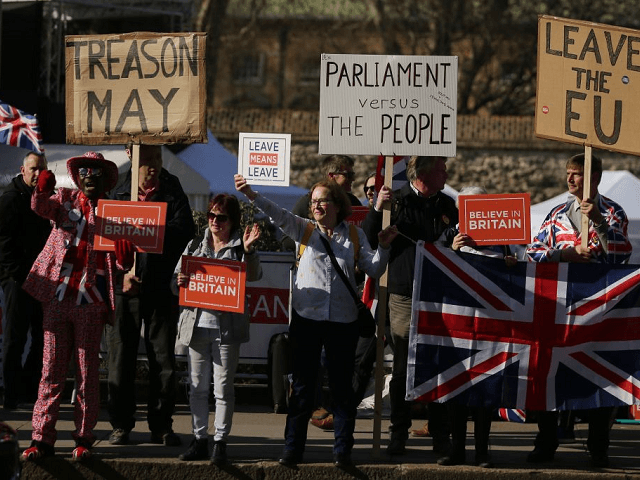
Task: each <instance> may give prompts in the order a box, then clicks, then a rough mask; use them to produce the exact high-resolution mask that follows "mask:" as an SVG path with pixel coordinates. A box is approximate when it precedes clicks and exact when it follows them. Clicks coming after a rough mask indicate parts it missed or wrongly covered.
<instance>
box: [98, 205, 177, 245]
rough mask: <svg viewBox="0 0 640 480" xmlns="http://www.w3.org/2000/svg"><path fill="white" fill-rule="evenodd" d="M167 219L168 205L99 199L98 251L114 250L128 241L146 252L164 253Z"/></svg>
mask: <svg viewBox="0 0 640 480" xmlns="http://www.w3.org/2000/svg"><path fill="white" fill-rule="evenodd" d="M166 217H167V204H166V203H165V202H127V201H122V200H98V214H97V217H96V235H95V243H94V248H95V249H96V250H107V251H113V250H114V246H113V244H114V242H115V241H116V240H118V239H119V238H125V239H127V240H131V241H132V242H133V243H134V244H135V246H136V247H138V250H140V251H142V252H146V253H162V246H163V244H164V229H165V222H166Z"/></svg>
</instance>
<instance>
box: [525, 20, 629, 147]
mask: <svg viewBox="0 0 640 480" xmlns="http://www.w3.org/2000/svg"><path fill="white" fill-rule="evenodd" d="M537 85H538V87H537V88H538V91H537V94H536V135H538V136H539V137H543V138H551V139H555V140H561V141H564V142H569V143H576V144H579V145H586V146H592V147H597V148H604V149H607V150H613V151H618V152H625V153H632V154H638V153H640V135H638V131H639V128H640V118H639V117H638V113H637V112H638V111H639V109H640V31H638V30H631V29H628V28H620V27H614V26H609V25H603V24H598V23H591V22H584V21H577V20H570V19H566V18H556V17H550V16H541V17H540V19H539V21H538V79H537Z"/></svg>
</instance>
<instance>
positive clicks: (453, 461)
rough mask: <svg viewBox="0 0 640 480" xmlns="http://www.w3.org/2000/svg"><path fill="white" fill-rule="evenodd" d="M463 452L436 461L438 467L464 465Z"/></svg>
mask: <svg viewBox="0 0 640 480" xmlns="http://www.w3.org/2000/svg"><path fill="white" fill-rule="evenodd" d="M464 457H465V455H464V452H459V453H452V454H451V455H447V456H445V457H441V458H439V459H438V460H437V463H438V465H444V466H450V465H464V461H465V458H464Z"/></svg>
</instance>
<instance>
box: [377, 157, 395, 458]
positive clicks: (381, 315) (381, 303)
mask: <svg viewBox="0 0 640 480" xmlns="http://www.w3.org/2000/svg"><path fill="white" fill-rule="evenodd" d="M392 184H393V157H385V159H384V185H385V187H388V188H389V189H391V187H392ZM390 223H391V202H385V204H384V205H383V207H382V228H383V229H385V228H387V227H388V226H389V224H390ZM388 274H389V266H388V265H387V269H386V270H385V272H384V273H383V274H382V276H381V277H380V279H379V280H378V310H377V314H378V329H377V335H378V338H377V341H376V371H375V395H374V404H373V456H374V457H380V438H381V433H382V389H383V388H384V335H385V327H386V323H387V285H388V283H387V279H388Z"/></svg>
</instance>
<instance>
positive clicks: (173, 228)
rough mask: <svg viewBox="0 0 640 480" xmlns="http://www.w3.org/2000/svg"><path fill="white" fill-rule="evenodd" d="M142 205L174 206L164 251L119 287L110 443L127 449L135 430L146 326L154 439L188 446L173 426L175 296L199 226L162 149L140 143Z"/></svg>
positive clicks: (124, 194)
mask: <svg viewBox="0 0 640 480" xmlns="http://www.w3.org/2000/svg"><path fill="white" fill-rule="evenodd" d="M127 152H128V153H129V152H130V150H129V149H128V150H127ZM130 191H131V180H130V179H129V181H128V182H125V184H124V185H123V187H122V190H121V191H119V192H116V194H115V195H114V198H115V199H117V200H130V198H131V193H130ZM138 200H139V201H143V202H144V201H150V202H165V203H166V204H167V216H166V227H165V232H164V246H163V251H162V254H158V253H140V254H138V255H137V256H136V262H135V272H129V273H128V274H126V275H125V276H124V279H123V281H122V285H121V286H120V288H118V290H116V317H115V322H114V325H113V328H111V330H110V334H109V366H108V368H109V407H108V409H109V420H110V422H111V425H112V426H113V431H112V432H111V436H110V437H109V443H111V444H112V445H125V444H127V443H128V442H129V432H130V431H131V430H132V429H133V427H134V425H135V411H136V398H135V390H136V388H135V385H136V372H137V369H136V360H137V356H138V344H139V341H140V331H141V328H142V326H143V324H144V343H145V347H146V351H147V358H148V361H149V373H148V377H147V378H148V381H149V391H148V395H147V422H148V424H149V430H150V431H151V438H150V440H151V442H152V443H157V444H164V445H166V446H176V445H180V443H181V442H180V438H179V437H178V436H177V435H176V434H175V433H174V432H173V427H172V425H173V419H172V416H173V411H174V408H175V399H176V394H177V383H176V373H175V354H174V349H175V340H176V326H177V324H178V300H177V297H176V296H175V295H173V294H172V292H171V280H172V278H173V270H174V268H175V266H176V264H177V263H178V260H179V259H180V256H181V255H182V252H183V250H184V248H185V247H186V245H187V243H188V242H189V241H190V240H191V239H192V238H193V236H194V233H195V225H194V222H193V216H192V214H191V208H190V207H189V199H188V198H187V196H186V195H185V193H184V191H183V190H182V186H181V185H180V180H178V177H176V176H174V175H171V174H170V173H169V172H167V171H166V170H165V169H164V168H162V150H161V147H160V146H157V145H141V146H140V166H139V182H138Z"/></svg>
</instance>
